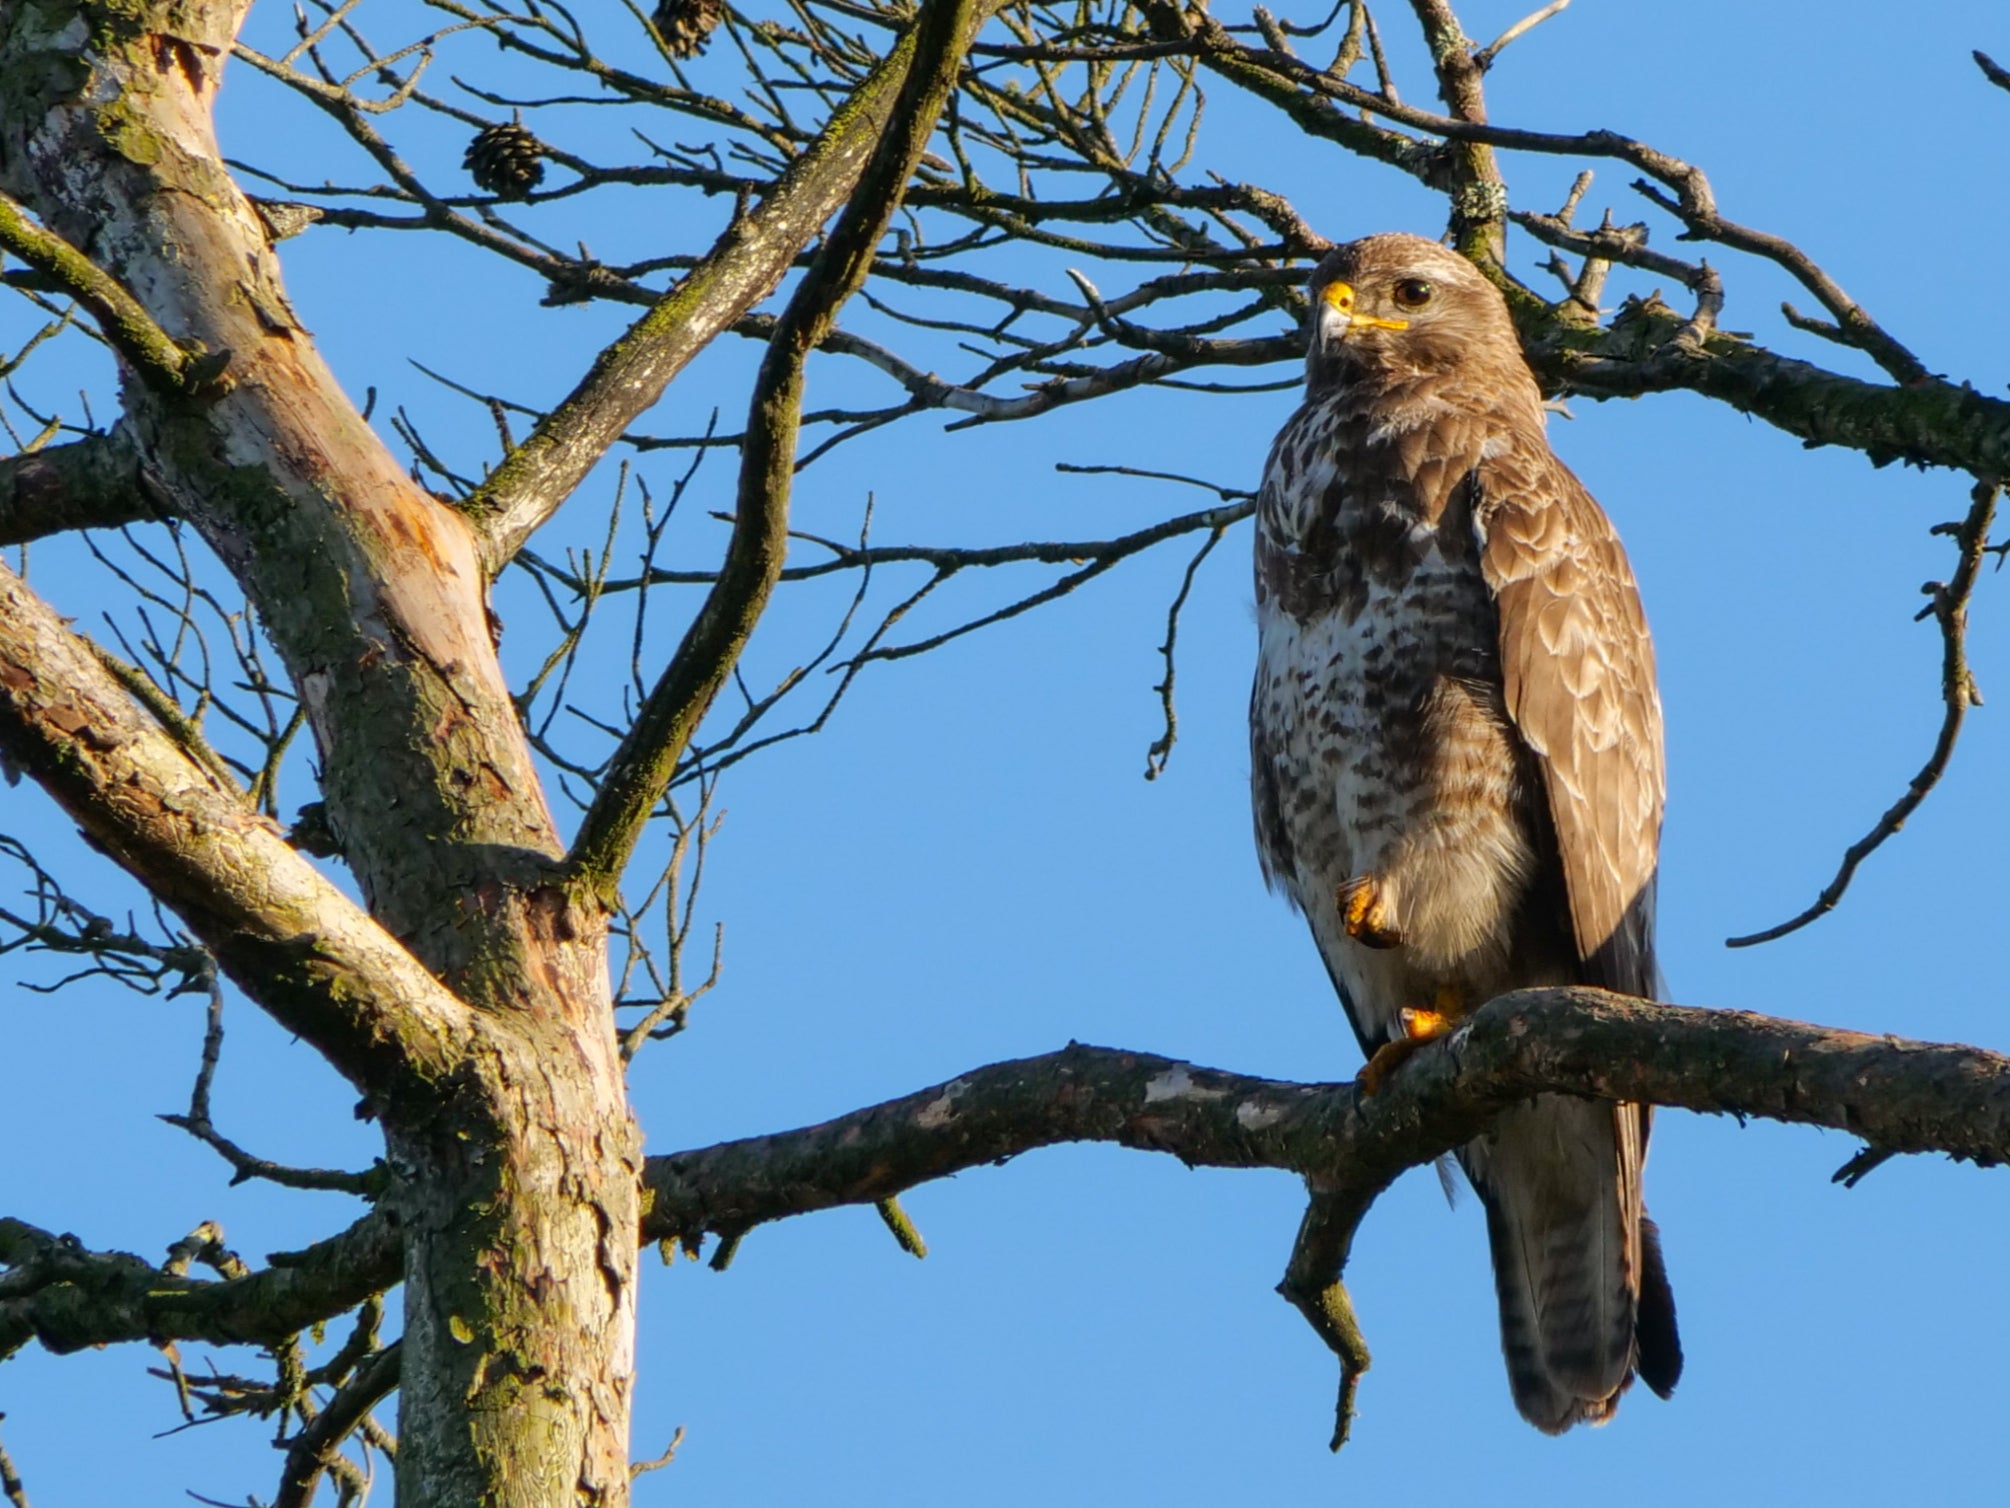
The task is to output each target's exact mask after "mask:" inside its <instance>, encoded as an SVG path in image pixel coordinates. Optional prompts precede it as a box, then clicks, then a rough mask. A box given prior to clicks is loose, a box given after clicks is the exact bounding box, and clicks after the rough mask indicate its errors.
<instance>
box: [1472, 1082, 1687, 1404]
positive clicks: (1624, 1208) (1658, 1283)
mask: <svg viewBox="0 0 2010 1508" xmlns="http://www.w3.org/2000/svg"><path fill="white" fill-rule="evenodd" d="M1645 1131H1646V1127H1645V1125H1644V1123H1643V1121H1642V1117H1641V1115H1640V1112H1639V1110H1638V1109H1637V1108H1636V1107H1634V1106H1630V1105H1627V1106H1614V1105H1612V1104H1609V1103H1600V1102H1598V1101H1593V1100H1582V1099H1576V1098H1573V1097H1570V1096H1566V1095H1544V1096H1541V1097H1539V1098H1537V1099H1535V1100H1533V1101H1530V1102H1529V1103H1527V1104H1525V1105H1519V1106H1516V1107H1515V1108H1513V1109H1511V1110H1509V1111H1507V1112H1506V1113H1505V1114H1503V1115H1502V1116H1501V1118H1500V1120H1499V1121H1498V1122H1496V1123H1495V1125H1494V1127H1493V1129H1492V1130H1491V1131H1490V1132H1489V1133H1488V1134H1487V1135H1486V1136H1483V1137H1481V1138H1479V1139H1478V1140H1476V1141H1474V1142H1472V1143H1471V1144H1469V1145H1468V1146H1467V1147H1466V1148H1465V1149H1463V1151H1462V1152H1461V1154H1460V1156H1461V1161H1462V1162H1464V1163H1465V1166H1466V1171H1467V1173H1468V1174H1469V1175H1470V1176H1471V1178H1472V1180H1473V1184H1474V1187H1475V1188H1477V1189H1478V1190H1479V1193H1480V1197H1481V1199H1482V1200H1483V1201H1484V1202H1485V1204H1486V1209H1487V1235H1488V1239H1489V1242H1490V1244H1491V1246H1492V1248H1493V1261H1494V1282H1495V1286H1496V1289H1497V1291H1498V1293H1499V1297H1500V1314H1501V1351H1502V1354H1503V1355H1504V1356H1505V1358H1506V1361H1507V1369H1508V1381H1509V1384H1510V1386H1511V1387H1512V1389H1513V1392H1514V1400H1515V1406H1516V1407H1517V1408H1518V1409H1519V1410H1520V1411H1521V1413H1522V1416H1523V1417H1524V1418H1526V1419H1527V1420H1528V1421H1529V1422H1530V1423H1531V1424H1533V1425H1535V1426H1536V1427H1537V1428H1538V1429H1541V1430H1544V1431H1546V1432H1548V1433H1551V1434H1560V1433H1562V1432H1563V1431H1564V1430H1567V1429H1569V1428H1570V1427H1571V1426H1572V1425H1573V1424H1579V1423H1594V1424H1596V1423H1603V1422H1604V1421H1605V1420H1606V1419H1608V1418H1610V1417H1611V1416H1612V1413H1613V1410H1614V1409H1615V1408H1616V1407H1617V1405H1618V1401H1619V1396H1620V1394H1621V1393H1623V1392H1624V1391H1625V1390H1626V1387H1627V1385H1628V1384H1629V1383H1630V1382H1631V1381H1632V1380H1633V1373H1634V1368H1635V1366H1636V1364H1638V1365H1641V1366H1642V1369H1643V1371H1644V1372H1645V1374H1646V1376H1647V1380H1648V1383H1649V1385H1650V1386H1651V1387H1653V1388H1654V1390H1655V1391H1656V1392H1663V1391H1664V1388H1663V1384H1665V1385H1666V1386H1667V1387H1672V1386H1673V1385H1674V1379H1675V1376H1676V1375H1678V1374H1679V1373H1680V1370H1681V1359H1680V1358H1681V1346H1680V1342H1679V1341H1678V1340H1677V1339H1676V1338H1675V1319H1674V1316H1675V1310H1674V1301H1673V1298H1672V1297H1671V1296H1670V1295H1669V1292H1668V1283H1667V1275H1666V1272H1665V1270H1664V1268H1663V1267H1662V1264H1661V1253H1660V1245H1659V1241H1658V1239H1657V1237H1656V1235H1655V1233H1654V1231H1653V1227H1652V1225H1651V1223H1648V1222H1646V1221H1645V1220H1644V1219H1643V1217H1642V1215H1641V1212H1640V1202H1639V1188H1640V1179H1639V1171H1640V1159H1641V1154H1642V1152H1643V1150H1644V1148H1643V1145H1642V1144H1643V1143H1644V1140H1645ZM1636 1357H1639V1361H1638V1362H1636Z"/></svg>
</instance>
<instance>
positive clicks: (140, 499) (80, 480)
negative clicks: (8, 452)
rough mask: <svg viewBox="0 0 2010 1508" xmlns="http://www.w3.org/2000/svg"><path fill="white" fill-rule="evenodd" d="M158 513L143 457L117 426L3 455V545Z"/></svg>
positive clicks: (109, 525) (0, 517) (0, 516)
mask: <svg viewBox="0 0 2010 1508" xmlns="http://www.w3.org/2000/svg"><path fill="white" fill-rule="evenodd" d="M158 516H159V515H158V512H157V510H156V509H155V507H154V505H153V500H152V499H151V498H149V497H148V496H147V494H146V492H145V491H144V490H143V487H142V483H141V481H140V469H139V457H138V456H137V455H136V454H135V453H134V451H133V448H132V446H131V444H130V443H128V442H127V440H126V439H125V437H124V436H122V435H120V434H119V433H118V432H117V431H114V432H113V433H111V434H109V435H94V436H92V437H91V438H89V439H86V440H77V441H75V442H73V443H71V444H69V445H52V446H50V447H49V448H48V449H46V450H36V451H30V452H28V453H26V454H24V455H16V456H9V457H7V458H6V459H5V460H0V545H19V544H26V543H28V542H29V541H30V540H36V539H45V538H47V537H48V536H49V535H51V534H62V533H65V532H67V531H68V530H71V529H116V528H118V527H119V526H120V525H121V524H137V523H144V522H145V521H146V520H148V519H150V518H155V517H158Z"/></svg>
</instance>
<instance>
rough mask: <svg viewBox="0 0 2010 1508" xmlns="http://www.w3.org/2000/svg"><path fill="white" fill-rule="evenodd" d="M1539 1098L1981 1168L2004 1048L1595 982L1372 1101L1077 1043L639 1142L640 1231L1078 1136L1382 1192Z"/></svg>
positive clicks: (945, 1168) (1485, 1020) (733, 1225)
mask: <svg viewBox="0 0 2010 1508" xmlns="http://www.w3.org/2000/svg"><path fill="white" fill-rule="evenodd" d="M1551 1092H1556V1093H1564V1094H1589V1095H1595V1096H1597V1097H1599V1098H1606V1099H1625V1100H1634V1101H1639V1102H1644V1103H1648V1104H1655V1105H1666V1106H1672V1107H1676V1108H1680V1109H1687V1110H1696V1111H1701V1112H1704V1113H1708V1114H1735V1115H1743V1116H1756V1117H1760V1118H1763V1119H1768V1120H1779V1121H1787V1122H1791V1123H1794V1124H1798V1125H1815V1126H1828V1127H1831V1128H1833V1129H1836V1130H1842V1131H1848V1132H1850V1133H1851V1134H1852V1135H1856V1136H1861V1137H1863V1138H1865V1139H1866V1140H1867V1141H1868V1142H1870V1143H1871V1144H1872V1145H1873V1146H1876V1147H1881V1148H1884V1149H1887V1150H1889V1151H1892V1152H1943V1153H1946V1154H1947V1155H1949V1156H1951V1157H1955V1158H1958V1159H1963V1160H1968V1161H1973V1162H1976V1163H1979V1164H1982V1165H1984V1166H1991V1165H1994V1164H1997V1163H2000V1162H2004V1161H2006V1160H2010V1058H2005V1057H2003V1056H2001V1055H1999V1054H1997V1053H1992V1052H1987V1051H1984V1050H1983V1049H1980V1048H1973V1047H1963V1046H1957V1045H1940V1044H1930V1043H1922V1042H1908V1041H1903V1040H1901V1039H1898V1038H1894V1037H1888V1036H1871V1035H1867V1034H1865V1033H1860V1032H1847V1031H1836V1030H1831V1029H1829V1028H1826V1027H1819V1026H1810V1025H1807V1024H1804V1023H1802V1022H1796V1021H1784V1020H1779V1019H1777V1018H1774V1017H1769V1016H1759V1015H1754V1014H1752V1013H1750V1012H1747V1011H1714V1010H1697V1009H1693V1008H1689V1007H1684V1006H1673V1005H1657V1004H1651V1003H1649V1002H1647V1001H1643V1000H1636V999H1633V998H1631V997H1629V996H1624V995H1613V994H1608V993H1605V992H1603V991H1599V990H1588V989H1550V990H1522V991H1518V992H1516V993H1514V994H1510V995H1504V996H1502V997H1500V998H1499V999H1498V1000H1495V1001H1492V1002H1491V1003H1489V1004H1488V1005H1486V1006H1484V1007H1482V1008H1481V1009H1480V1010H1479V1011H1477V1012H1476V1013H1475V1014H1474V1015H1473V1016H1472V1017H1471V1018H1470V1019H1469V1020H1468V1021H1466V1022H1465V1023H1464V1024H1463V1025H1462V1026H1461V1027H1460V1028H1459V1029H1458V1030H1457V1031H1456V1032H1454V1033H1452V1034H1451V1035H1449V1036H1447V1037H1445V1038H1443V1039H1441V1040H1439V1041H1438V1042H1435V1043H1433V1044H1431V1045H1429V1046H1427V1047H1424V1048H1422V1049H1420V1050H1419V1051H1418V1052H1417V1053H1416V1055H1415V1056H1414V1057H1413V1058H1412V1059H1411V1060H1410V1061H1409V1062H1408V1063H1406V1064H1405V1065H1404V1066H1403V1068H1402V1069H1401V1071H1400V1072H1398V1073H1396V1074H1394V1075H1392V1076H1391V1077H1390V1078H1389V1079H1388V1080H1387V1081H1386V1082H1385V1083H1384V1084H1383V1086H1382V1088H1381V1089H1380V1090H1379V1091H1378V1092H1377V1093H1376V1094H1373V1095H1368V1096H1364V1095H1362V1094H1361V1093H1360V1092H1359V1091H1358V1089H1357V1088H1356V1086H1355V1085H1353V1084H1290V1083H1281V1082H1278V1081H1275V1080H1269V1079H1257V1078H1249V1077H1245V1076H1241V1075H1237V1074H1230V1073H1221V1072H1218V1071H1216V1070H1214V1069H1208V1068H1201V1067H1197V1066H1195V1065H1193V1064H1189V1063H1181V1062H1176V1061H1174V1060H1172V1059H1168V1058H1160V1057H1154V1056H1152V1055H1150V1054H1148V1053H1135V1052H1127V1051H1122V1050H1118V1049H1111V1048H1100V1047H1087V1046H1083V1045H1080V1044H1076V1045H1073V1046H1070V1047H1067V1048H1064V1049H1063V1050H1061V1051H1060V1052H1055V1053H1048V1054H1047V1055H1045V1056H1043V1057H1037V1058H1022V1059H1019V1060H1016V1061H1013V1062H1009V1063H995V1064H992V1065H991V1066H989V1067H986V1068H979V1069H974V1070H972V1071H971V1072H969V1073H966V1074H963V1075H961V1076H960V1077H958V1078H956V1079H953V1080H951V1081H950V1082H948V1083H946V1084H938V1085H936V1086H934V1087H933V1088H929V1089H924V1090H921V1091H920V1092H919V1093H916V1094H910V1095H907V1096H904V1097H903V1098H901V1099H897V1100H890V1101H888V1102H886V1103H885V1104H881V1105H875V1106H873V1107H871V1108H869V1109H865V1110H859V1111H855V1112H853V1113H852V1114H850V1115H844V1116H840V1117H838V1118H837V1119H836V1120H831V1121H826V1122H824V1123H823V1124H821V1125H818V1126H810V1127H806V1128H804V1129H802V1130H800V1131H789V1132H783V1133H780V1134H777V1135H771V1136H762V1137H755V1138H751V1139H749V1140H746V1141H737V1142H725V1143H721V1144H720V1145H718V1146H715V1147H708V1148H705V1149H704V1150H702V1151H691V1152H677V1153H670V1154H667V1155H662V1156H656V1157H651V1158H650V1159H649V1160H648V1171H647V1175H646V1181H647V1184H648V1187H649V1188H650V1190H651V1191H652V1192H653V1194H654V1196H655V1200H654V1203H653V1205H652V1206H651V1208H650V1211H649V1213H648V1214H647V1215H646V1216H645V1217H644V1220H643V1236H644V1238H645V1239H647V1240H653V1241H662V1240H695V1239H696V1238H697V1237H698V1236H699V1235H701V1234H702V1233H704V1232H707V1231H712V1232H720V1233H724V1232H729V1231H739V1232H745V1231H747V1230H750V1229H752V1228H753V1227H754V1226H757V1225H760V1224H763V1223H765V1222H767V1221H770V1220H779V1219H784V1218H787V1217H789V1216H792V1215H801V1214H807V1213H810V1212H813V1211H816V1210H823V1209H832V1208H835V1207H837V1206H840V1205H846V1204H876V1203H877V1202H878V1201H879V1200H882V1199H885V1198H887V1197H888V1196H890V1195H895V1194H899V1193H902V1192H904V1191H906V1190H908V1189H911V1188H913V1187H915V1186H916V1185H918V1184H922V1183H926V1182H929V1181H931V1180H933V1179H936V1178H943V1177H947V1176H949V1175H951V1174H954V1173H959V1172H963V1171H965V1170H968V1169H971V1168H975V1167H981V1166H983V1165H984V1164H986V1163H991V1162H997V1161H1001V1160H1004V1159H1008V1158H1012V1157H1016V1156H1018V1155H1019V1154H1021V1153H1023V1152H1029V1151H1032V1150H1034V1149H1035V1148H1038V1147H1047V1146H1055V1145H1059V1144H1061V1143H1064V1142H1073V1141H1103V1142H1114V1143H1117V1144H1118V1145H1121V1146H1126V1147H1133V1148H1136V1149H1139V1150H1142V1151H1152V1152H1170V1153H1172V1154H1173V1155H1175V1156H1177V1157H1179V1158H1180V1159H1181V1160H1182V1161H1184V1162H1186V1163H1189V1164H1192V1165H1197V1166H1200V1165H1204V1166H1208V1167H1232V1168H1251V1167H1268V1168H1283V1169H1288V1170H1291V1171H1293V1172H1298V1173H1302V1174H1305V1175H1307V1176H1308V1177H1312V1178H1315V1179H1329V1180H1339V1181H1343V1182H1344V1185H1345V1186H1346V1187H1348V1188H1352V1189H1360V1190H1369V1189H1380V1188H1382V1187H1386V1186H1387V1184H1388V1183H1389V1181H1391V1180H1392V1179H1394V1178H1395V1177H1396V1176H1397V1174H1399V1173H1401V1172H1402V1171H1403V1170H1404V1169H1406V1168H1410V1167H1420V1166H1423V1165H1424V1164H1426V1163H1429V1162H1431V1161H1433V1160H1435V1159H1436V1158H1438V1157H1440V1156H1442V1155H1443V1154H1444V1153H1446V1152H1449V1151H1451V1150H1453V1149H1454V1148H1456V1147H1458V1146H1460V1145H1462V1144H1463V1143H1464V1142H1466V1141H1468V1140H1470V1139H1471V1138H1472V1137H1473V1136H1474V1135H1475V1134H1477V1133H1478V1132H1479V1131H1480V1130H1481V1129H1483V1128H1484V1127H1485V1126H1486V1125H1487V1124H1488V1122H1489V1121H1490V1120H1491V1119H1492V1118H1493V1117H1494V1116H1495V1115H1497V1114H1498V1113H1499V1111H1500V1110H1501V1108H1502V1107H1503V1106H1505V1105H1509V1104H1513V1103H1515V1102H1517V1101H1520V1100H1523V1099H1526V1098H1528V1097H1529V1096H1531V1095H1535V1094H1543V1093H1551Z"/></svg>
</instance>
